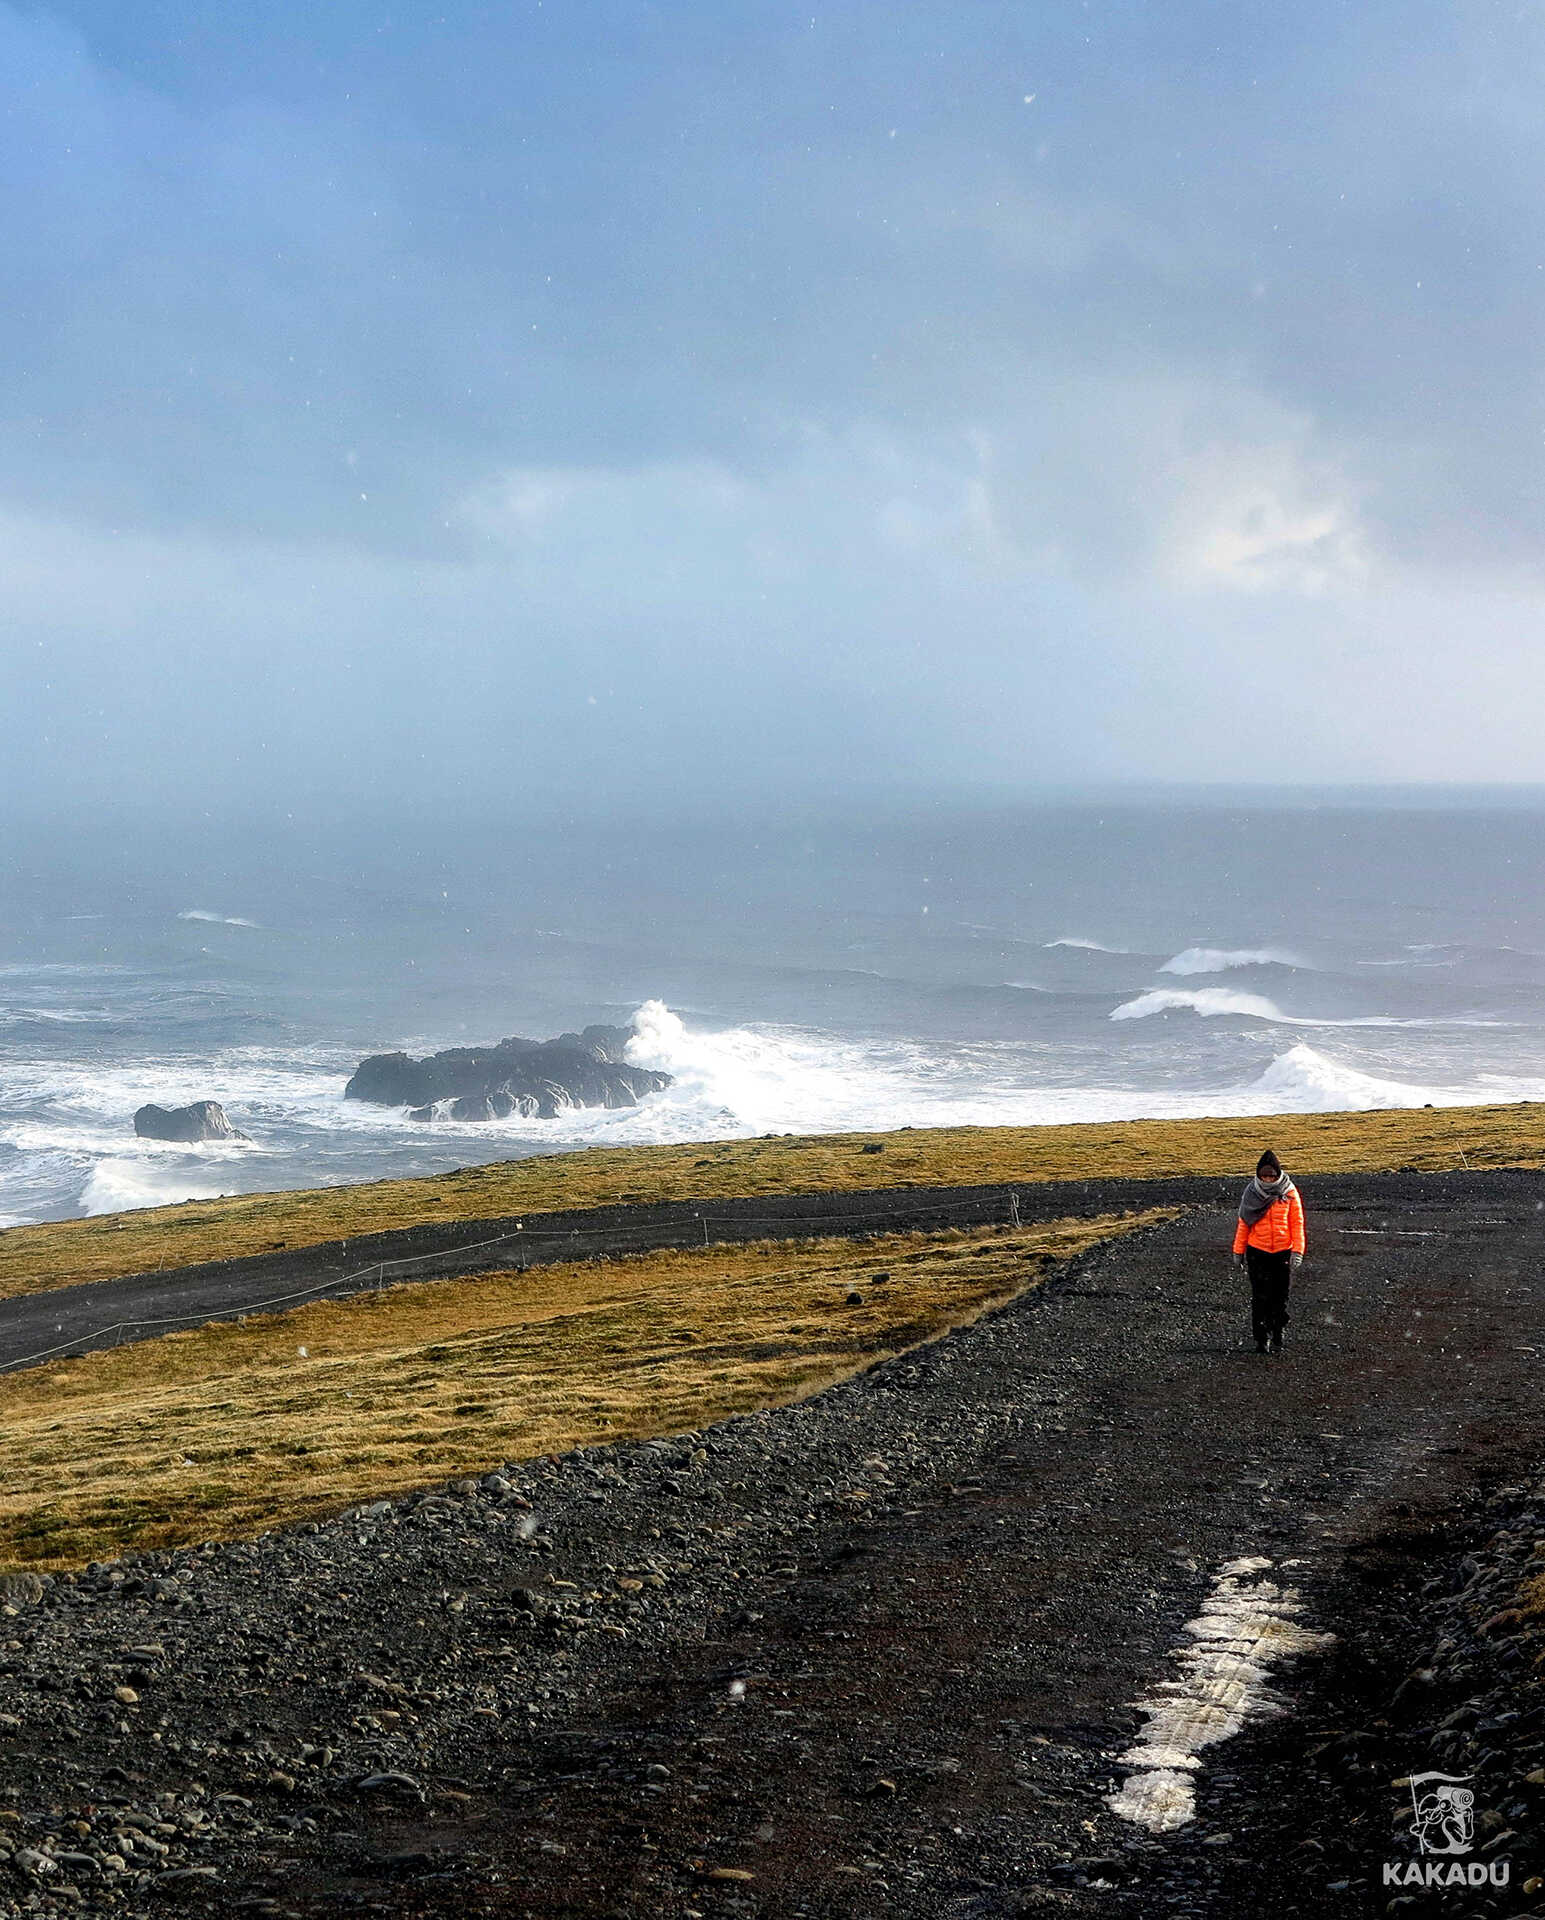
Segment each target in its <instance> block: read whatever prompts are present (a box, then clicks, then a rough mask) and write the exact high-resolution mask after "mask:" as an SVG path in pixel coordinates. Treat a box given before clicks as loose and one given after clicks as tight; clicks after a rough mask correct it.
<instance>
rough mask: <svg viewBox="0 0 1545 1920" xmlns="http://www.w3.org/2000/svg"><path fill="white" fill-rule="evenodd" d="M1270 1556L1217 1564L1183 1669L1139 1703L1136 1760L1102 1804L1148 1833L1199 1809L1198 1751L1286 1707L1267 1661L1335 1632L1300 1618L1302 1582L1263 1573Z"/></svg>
mask: <svg viewBox="0 0 1545 1920" xmlns="http://www.w3.org/2000/svg"><path fill="white" fill-rule="evenodd" d="M1271 1571H1272V1563H1271V1562H1270V1561H1269V1560H1263V1559H1259V1558H1253V1559H1241V1560H1231V1561H1229V1562H1228V1564H1227V1565H1226V1566H1224V1567H1222V1568H1221V1569H1220V1570H1219V1573H1218V1577H1217V1579H1216V1580H1215V1581H1214V1583H1213V1588H1212V1591H1211V1593H1210V1594H1209V1595H1208V1596H1207V1602H1206V1605H1205V1606H1204V1607H1203V1608H1202V1611H1201V1612H1200V1613H1199V1614H1198V1615H1197V1617H1196V1618H1195V1619H1194V1620H1192V1621H1190V1622H1189V1623H1188V1624H1187V1626H1186V1632H1187V1634H1188V1635H1189V1636H1190V1637H1191V1639H1192V1640H1193V1641H1194V1642H1195V1643H1196V1644H1195V1645H1193V1646H1189V1647H1185V1648H1183V1649H1182V1650H1181V1651H1180V1654H1179V1662H1180V1668H1181V1676H1180V1678H1179V1679H1177V1680H1165V1681H1161V1682H1160V1683H1159V1686H1158V1687H1157V1688H1156V1689H1155V1691H1154V1693H1153V1694H1152V1695H1150V1696H1149V1697H1148V1698H1147V1699H1144V1700H1139V1701H1138V1702H1137V1705H1138V1707H1139V1708H1140V1709H1141V1710H1142V1712H1144V1713H1146V1714H1147V1715H1148V1725H1147V1726H1146V1727H1145V1728H1144V1729H1143V1731H1142V1733H1141V1735H1140V1736H1139V1738H1138V1740H1137V1743H1136V1745H1135V1746H1132V1747H1129V1748H1128V1749H1127V1751H1126V1752H1125V1753H1124V1754H1122V1755H1121V1757H1120V1764H1121V1765H1122V1766H1124V1767H1129V1768H1131V1769H1132V1772H1131V1776H1130V1778H1129V1779H1128V1780H1127V1782H1126V1784H1125V1785H1124V1786H1123V1787H1122V1788H1121V1789H1120V1791H1119V1792H1117V1793H1113V1794H1111V1795H1109V1796H1108V1797H1107V1802H1106V1804H1107V1805H1108V1806H1109V1807H1110V1808H1111V1810H1112V1812H1114V1813H1117V1814H1119V1815H1120V1816H1121V1818H1122V1819H1123V1820H1131V1821H1133V1822H1134V1823H1135V1824H1136V1825H1138V1826H1140V1827H1146V1828H1147V1829H1148V1830H1149V1832H1150V1833H1172V1832H1173V1831H1174V1830H1175V1829H1176V1828H1177V1827H1183V1826H1185V1825H1186V1824H1187V1823H1188V1822H1189V1821H1190V1820H1191V1819H1193V1818H1194V1817H1195V1813H1196V1786H1195V1777H1196V1774H1197V1772H1198V1770H1199V1769H1200V1767H1201V1761H1200V1760H1199V1759H1198V1758H1197V1755H1198V1754H1199V1753H1200V1752H1201V1750H1202V1749H1203V1748H1204V1747H1212V1746H1216V1745H1217V1744H1218V1742H1219V1741H1220V1740H1230V1739H1232V1738H1233V1736H1234V1735H1235V1734H1236V1733H1238V1732H1239V1730H1240V1728H1241V1727H1243V1726H1244V1724H1245V1723H1246V1721H1248V1720H1254V1719H1258V1718H1259V1717H1261V1716H1262V1715H1263V1714H1267V1713H1279V1712H1281V1711H1282V1703H1281V1702H1280V1701H1279V1700H1278V1699H1277V1698H1276V1696H1275V1695H1274V1694H1273V1692H1272V1690H1271V1686H1270V1684H1269V1683H1270V1679H1271V1670H1272V1668H1273V1666H1274V1665H1275V1664H1276V1663H1277V1662H1278V1661H1280V1660H1284V1659H1287V1658H1289V1657H1290V1656H1292V1655H1293V1654H1300V1653H1318V1652H1320V1651H1321V1650H1322V1649H1324V1648H1325V1647H1328V1646H1329V1645H1330V1644H1331V1642H1332V1641H1333V1640H1334V1638H1335V1635H1334V1634H1329V1633H1315V1632H1313V1631H1312V1630H1311V1629H1309V1628H1308V1627H1304V1626H1301V1625H1299V1622H1298V1616H1299V1615H1300V1614H1301V1613H1302V1612H1303V1602H1302V1601H1301V1599H1300V1598H1299V1595H1298V1593H1297V1591H1296V1589H1294V1588H1292V1587H1285V1586H1282V1585H1280V1584H1278V1582H1277V1581H1275V1580H1269V1579H1267V1578H1265V1577H1264V1576H1266V1575H1267V1574H1269V1573H1270V1572H1271Z"/></svg>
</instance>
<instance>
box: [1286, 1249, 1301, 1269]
mask: <svg viewBox="0 0 1545 1920" xmlns="http://www.w3.org/2000/svg"><path fill="white" fill-rule="evenodd" d="M1303 1264H1304V1256H1303V1255H1302V1254H1301V1253H1290V1254H1289V1255H1288V1272H1289V1273H1297V1271H1298V1269H1299V1268H1300V1267H1301V1266H1302V1265H1303Z"/></svg>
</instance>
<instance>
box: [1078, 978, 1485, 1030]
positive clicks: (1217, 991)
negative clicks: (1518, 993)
mask: <svg viewBox="0 0 1545 1920" xmlns="http://www.w3.org/2000/svg"><path fill="white" fill-rule="evenodd" d="M1179 1012H1190V1013H1197V1014H1200V1015H1201V1016H1202V1018H1203V1019H1204V1020H1216V1019H1219V1018H1221V1017H1224V1016H1232V1017H1233V1018H1235V1019H1239V1020H1268V1021H1270V1022H1271V1023H1272V1024H1273V1025H1274V1026H1279V1027H1500V1026H1504V1025H1505V1024H1506V1022H1504V1021H1501V1020H1483V1019H1475V1018H1470V1017H1460V1016H1456V1017H1455V1018H1453V1019H1449V1020H1415V1019H1410V1020H1407V1019H1399V1018H1397V1017H1396V1016H1395V1015H1394V1014H1388V1013H1364V1014H1352V1015H1339V1016H1338V1015H1335V1014H1302V1013H1284V1012H1283V1010H1282V1008H1281V1007H1279V1006H1278V1005H1277V1003H1276V1001H1275V1000H1268V999H1267V998H1266V996H1265V995H1264V994H1262V993H1239V992H1236V991H1235V989H1234V988H1232V987H1194V988H1190V989H1187V988H1183V987H1151V988H1149V990H1148V991H1147V992H1146V993H1140V994H1139V995H1138V996H1137V998H1136V999H1135V1000H1124V1001H1123V1002H1122V1003H1121V1005H1120V1006H1119V1007H1114V1008H1112V1010H1111V1015H1110V1017H1111V1019H1112V1020H1147V1019H1149V1018H1151V1017H1152V1016H1153V1015H1154V1014H1156V1013H1179Z"/></svg>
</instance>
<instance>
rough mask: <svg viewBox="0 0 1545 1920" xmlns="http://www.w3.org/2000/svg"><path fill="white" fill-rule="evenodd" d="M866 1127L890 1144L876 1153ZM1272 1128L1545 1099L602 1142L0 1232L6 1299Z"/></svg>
mask: <svg viewBox="0 0 1545 1920" xmlns="http://www.w3.org/2000/svg"><path fill="white" fill-rule="evenodd" d="M866 1141H869V1142H873V1143H878V1144H880V1145H882V1146H883V1147H884V1149H885V1150H884V1152H883V1153H879V1154H866V1153H864V1152H863V1151H862V1149H863V1146H864V1144H865V1142H866ZM1267 1142H1270V1143H1271V1144H1272V1145H1274V1146H1275V1147H1276V1149H1277V1151H1278V1152H1279V1153H1280V1154H1281V1155H1282V1157H1283V1159H1284V1161H1285V1162H1286V1163H1287V1164H1288V1166H1290V1167H1291V1168H1292V1169H1293V1171H1294V1172H1295V1173H1300V1174H1314V1173H1327V1172H1342V1173H1355V1172H1379V1171H1382V1170H1385V1169H1388V1168H1392V1167H1402V1166H1413V1167H1420V1168H1422V1169H1424V1170H1438V1169H1444V1168H1451V1167H1458V1166H1461V1165H1466V1164H1468V1165H1470V1166H1472V1167H1497V1166H1518V1165H1538V1164H1539V1162H1540V1160H1541V1156H1542V1154H1545V1107H1542V1106H1535V1105H1530V1104H1529V1103H1527V1102H1525V1103H1523V1104H1521V1105H1517V1106H1508V1107H1447V1108H1437V1109H1423V1110H1420V1111H1399V1112H1388V1111H1386V1112H1378V1113H1326V1114H1292V1115H1287V1116H1282V1117H1277V1118H1272V1119H1253V1120H1132V1121H1119V1122H1108V1123H1101V1124H1098V1125H1087V1126H1066V1127H942V1128H923V1129H910V1128H908V1129H903V1130H902V1131H900V1132H897V1133H884V1134H869V1135H865V1136H863V1137H856V1136H854V1135H852V1134H827V1135H815V1136H811V1137H808V1138H807V1137H795V1136H792V1135H782V1136H779V1137H778V1138H775V1139H763V1140H732V1141H720V1142H715V1143H711V1144H708V1145H697V1146H679V1147H595V1148H589V1149H587V1150H586V1151H584V1152H581V1153H566V1154H547V1155H542V1156H540V1157H539V1158H536V1159H530V1160H514V1161H504V1162H501V1163H499V1164H497V1165H494V1166H487V1167H466V1168H463V1169H461V1170H459V1171H458V1172H455V1173H448V1174H441V1175H438V1176H436V1177H434V1178H431V1179H423V1180H378V1181H374V1182H372V1183H370V1184H369V1185H364V1186H343V1187H316V1188H311V1189H309V1190H306V1191H303V1192H297V1193H277V1194H246V1195H241V1196H238V1197H234V1198H231V1199H224V1200H194V1201H188V1202H186V1203H184V1204H183V1205H182V1206H176V1207H155V1208H147V1209H144V1210H142V1211H138V1212H133V1213H124V1214H110V1215H104V1216H102V1217H100V1218H97V1219H92V1220H65V1221H56V1222H52V1223H50V1224H48V1225H45V1226H36V1227H12V1228H10V1229H9V1230H8V1231H6V1232H3V1233H0V1299H5V1298H11V1297H15V1296H16V1295H18V1294H24V1293H36V1292H42V1291H44V1290H45V1289H47V1288H50V1287H60V1286H69V1285H72V1284H75V1283H76V1282H79V1281H90V1280H105V1279H110V1278H113V1277H114V1276H116V1275H118V1274H122V1273H140V1272H145V1271H147V1270H150V1269H153V1268H156V1267H161V1266H164V1267H168V1268H176V1267H182V1266H189V1265H192V1264H193V1263H195V1262H197V1261H201V1260H224V1259H231V1258H234V1257H238V1256H242V1255H247V1254H255V1253H267V1252H272V1251H274V1250H275V1249H277V1248H281V1247H300V1246H314V1245H316V1244H317V1243H318V1242H320V1241H324V1240H338V1239H343V1238H348V1239H353V1238H355V1237H356V1236H358V1235H361V1234H367V1233H379V1232H382V1231H384V1230H386V1229H389V1228H394V1227H411V1226H418V1225H422V1224H424V1223H426V1222H432V1221H451V1220H487V1219H496V1218H499V1217H501V1216H505V1215H510V1214H521V1213H528V1212H532V1213H534V1212H547V1211H551V1210H554V1209H560V1208H569V1207H597V1206H610V1205H615V1204H616V1203H617V1202H619V1201H626V1202H649V1201H660V1200H692V1199H700V1198H701V1199H725V1198H734V1197H742V1196H750V1195H755V1194H777V1193H814V1192H851V1191H853V1190H854V1189H857V1188H863V1187H933V1186H974V1185H978V1184H982V1185H986V1184H991V1183H995V1182H1002V1181H1025V1182H1032V1181H1037V1180H1117V1179H1126V1178H1147V1179H1152V1178H1157V1177H1160V1176H1163V1175H1167V1174H1219V1175H1221V1174H1229V1175H1241V1176H1242V1175H1243V1174H1245V1173H1247V1172H1248V1171H1249V1169H1250V1168H1251V1167H1253V1166H1254V1164H1255V1159H1256V1155H1257V1154H1258V1152H1259V1151H1260V1148H1261V1146H1262V1145H1263V1144H1264V1143H1267Z"/></svg>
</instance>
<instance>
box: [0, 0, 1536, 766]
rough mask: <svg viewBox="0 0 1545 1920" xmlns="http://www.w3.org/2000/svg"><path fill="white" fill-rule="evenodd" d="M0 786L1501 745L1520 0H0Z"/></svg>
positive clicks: (1529, 33)
mask: <svg viewBox="0 0 1545 1920" xmlns="http://www.w3.org/2000/svg"><path fill="white" fill-rule="evenodd" d="M0 84H3V89H4V94H5V102H4V105H5V111H4V113H3V114H0V648H3V652H4V658H5V669H6V671H5V683H6V697H5V699H4V700H3V702H0V783H3V785H4V787H6V788H8V789H10V790H11V791H12V792H13V793H32V794H37V793H40V792H41V793H47V792H49V791H54V790H59V789H60V788H61V786H62V787H63V788H65V789H68V790H69V791H71V792H74V793H85V794H88V795H89V794H92V793H101V794H104V795H114V794H122V793H125V792H142V791H145V790H150V791H157V790H159V789H161V788H162V787H164V786H165V787H170V788H172V789H174V790H180V791H187V790H188V786H189V784H190V783H192V784H193V785H195V786H198V787H203V788H205V790H207V791H215V790H228V791H230V792H231V793H233V794H236V795H238V796H241V795H251V796H254V797H256V796H259V795H262V794H264V793H270V794H272V793H287V792H304V793H308V794H315V795H323V794H327V793H334V794H336V795H338V796H340V797H341V798H345V799H358V798H360V797H366V798H368V797H369V796H370V795H372V794H380V793H387V792H397V793H405V794H409V795H412V794H419V793H429V792H458V793H463V794H465V793H470V792H476V791H479V790H482V789H484V788H490V789H493V788H501V787H502V788H507V789H508V790H510V791H512V792H519V791H520V790H522V789H526V790H530V789H534V788H537V787H541V788H544V789H551V788H553V787H554V786H555V785H557V786H564V787H571V788H574V789H577V790H590V791H616V792H623V791H629V790H633V789H638V790H642V791H650V790H655V791H660V792H669V791H672V790H677V791H681V792H685V793H688V794H691V793H707V794H713V795H720V794H731V793H734V792H738V791H753V790H756V791H764V792H765V791H767V790H769V789H777V788H778V787H780V786H787V787H797V788H799V789H800V790H802V791H806V792H821V791H823V790H824V791H831V790H840V789H841V788H843V787H844V786H845V785H846V784H848V783H850V782H857V783H860V784H863V783H874V782H879V783H884V782H887V781H896V782H901V783H905V784H908V785H912V786H914V787H916V786H921V787H923V788H925V789H926V788H928V787H929V786H932V785H937V786H938V787H939V788H940V789H941V790H943V789H946V788H953V789H958V788H960V787H962V786H965V787H970V786H971V785H972V784H974V783H980V784H981V785H983V786H984V787H994V788H1000V789H1001V788H1002V787H1005V786H1013V785H1015V784H1018V783H1027V784H1028V783H1033V782H1041V781H1068V780H1074V781H1077V780H1084V779H1087V780H1094V781H1109V780H1111V779H1120V778H1137V779H1169V778H1180V779H1187V780H1196V779H1200V780H1230V781H1232V780H1240V779H1245V780H1252V779H1259V780H1269V781H1283V780H1293V779H1331V780H1356V779H1364V778H1368V779H1379V780H1424V779H1433V780H1498V779H1503V780H1506V779H1520V780H1542V779H1545V726H1542V725H1541V724H1540V722H1541V714H1542V706H1545V703H1542V694H1545V648H1542V647H1541V645H1540V642H1539V632H1540V626H1541V613H1542V610H1545V440H1542V434H1545V391H1542V364H1545V358H1542V357H1545V231H1542V228H1545V116H1542V114H1541V112H1540V101H1541V98H1542V97H1545V8H1542V7H1541V5H1540V4H1538V0H1510V3H1509V4H1506V5H1499V4H1491V3H1490V0H1458V3H1456V4H1454V5H1430V4H1423V0H1399V4H1385V3H1384V0H1355V3H1352V4H1332V0H1302V3H1301V4H1299V5H1296V6H1284V5H1283V4H1282V0H1269V3H1262V0H1226V4H1200V3H1199V0H1165V4H1163V5H1157V4H1154V0H1125V3H1124V4H1107V3H1106V0H1084V3H1083V4H1079V0H1048V3H1047V4H1034V5H1032V4H1029V3H1028V0H1018V3H1017V4H1014V5H1009V4H996V3H994V0H909V4H907V5H906V6H904V7H899V6H897V5H896V4H895V0H884V3H883V4H882V3H881V0H872V3H871V0H843V4H841V5H838V6H836V7H834V8H827V7H824V6H819V5H816V4H815V0H807V4H806V5H805V6H804V7H802V8H796V7H794V6H791V5H785V4H773V0H736V3H735V4H730V5H725V4H723V0H719V3H718V4H713V5H708V4H703V3H702V0H691V3H690V4H689V3H685V0H684V3H682V4H660V5H644V4H640V3H639V0H548V4H545V5H544V4H541V3H540V0H511V3H510V4H504V5H473V4H462V3H460V0H450V4H446V5H444V6H442V7H440V8H438V9H437V10H431V9H429V8H427V7H422V6H412V7H408V6H403V7H396V8H387V7H382V6H375V5H359V4H352V3H351V0H337V4H334V5H331V6H328V7H323V8H318V7H316V6H315V5H314V4H307V5H300V4H297V0H267V4H265V5H264V6H262V7H260V8H258V7H245V6H232V5H230V4H229V0H67V3H64V4H53V5H28V6H25V7H18V6H14V5H9V4H6V3H5V0H0Z"/></svg>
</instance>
